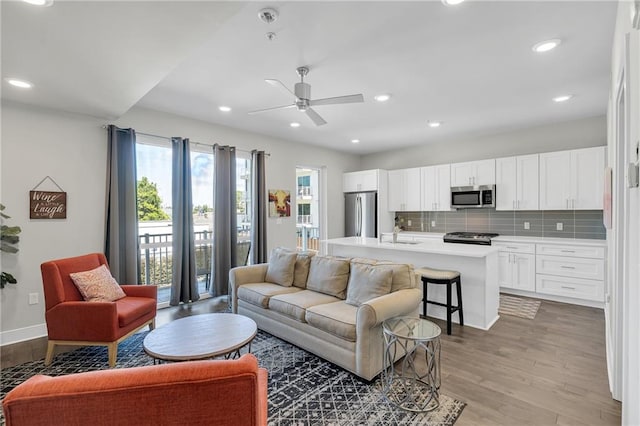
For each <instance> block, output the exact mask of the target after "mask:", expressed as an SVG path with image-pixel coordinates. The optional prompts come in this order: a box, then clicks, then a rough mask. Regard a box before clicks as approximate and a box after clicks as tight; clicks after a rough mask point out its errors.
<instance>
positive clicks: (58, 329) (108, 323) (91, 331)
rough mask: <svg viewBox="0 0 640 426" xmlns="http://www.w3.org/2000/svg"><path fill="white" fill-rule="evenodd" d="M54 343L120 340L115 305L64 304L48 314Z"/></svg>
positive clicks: (104, 303) (91, 303)
mask: <svg viewBox="0 0 640 426" xmlns="http://www.w3.org/2000/svg"><path fill="white" fill-rule="evenodd" d="M45 317H46V320H47V331H48V335H49V339H51V340H83V341H94V342H111V341H114V340H116V339H117V338H118V336H117V331H118V329H119V326H118V310H117V306H116V303H115V302H84V301H73V302H62V303H58V304H57V305H56V306H54V307H53V308H51V309H49V310H48V311H47V312H46V313H45Z"/></svg>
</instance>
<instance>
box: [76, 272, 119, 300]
mask: <svg viewBox="0 0 640 426" xmlns="http://www.w3.org/2000/svg"><path fill="white" fill-rule="evenodd" d="M69 276H70V277H71V279H72V280H73V283H74V284H75V285H76V287H78V290H79V291H80V294H82V297H83V298H84V300H86V301H87V302H115V301H116V300H118V299H122V298H123V297H125V296H126V294H125V293H124V291H122V288H121V287H120V285H119V284H118V283H117V282H116V280H115V279H114V278H113V276H112V275H111V272H110V271H109V269H107V267H106V266H105V265H100V266H98V267H97V268H96V269H92V270H90V271H85V272H74V273H71V274H69Z"/></svg>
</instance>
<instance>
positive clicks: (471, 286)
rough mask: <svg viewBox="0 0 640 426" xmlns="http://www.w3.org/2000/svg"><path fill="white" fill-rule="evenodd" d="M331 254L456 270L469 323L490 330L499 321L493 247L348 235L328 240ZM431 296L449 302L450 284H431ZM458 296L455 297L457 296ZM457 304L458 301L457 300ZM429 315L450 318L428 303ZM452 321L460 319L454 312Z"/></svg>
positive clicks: (442, 308) (494, 250)
mask: <svg viewBox="0 0 640 426" xmlns="http://www.w3.org/2000/svg"><path fill="white" fill-rule="evenodd" d="M323 243H324V244H323V246H324V248H325V250H326V252H327V254H329V255H333V256H345V257H367V258H372V259H378V260H391V261H394V262H402V263H410V264H413V265H414V267H416V268H420V267H424V266H426V267H429V268H437V269H447V270H455V271H458V272H460V276H461V280H462V304H463V309H464V323H465V326H471V327H475V328H480V329H482V330H488V329H489V328H491V326H492V325H493V324H494V323H495V322H496V321H497V320H498V305H499V301H500V293H499V286H498V250H497V249H496V248H495V247H492V246H481V245H471V244H453V243H445V242H443V241H442V240H440V239H426V240H424V241H408V240H402V238H401V239H400V240H399V241H398V242H396V243H393V242H391V241H383V242H380V241H379V240H378V239H377V238H363V237H346V238H334V239H330V240H325V241H324V242H323ZM428 293H429V299H430V300H435V301H440V302H442V303H445V302H446V286H444V285H434V284H429V289H428ZM454 299H455V297H454ZM454 304H455V301H454ZM427 316H430V317H435V318H440V319H446V310H445V308H444V307H441V306H437V305H432V304H427ZM452 321H453V322H455V323H457V322H458V315H456V314H454V315H453V318H452Z"/></svg>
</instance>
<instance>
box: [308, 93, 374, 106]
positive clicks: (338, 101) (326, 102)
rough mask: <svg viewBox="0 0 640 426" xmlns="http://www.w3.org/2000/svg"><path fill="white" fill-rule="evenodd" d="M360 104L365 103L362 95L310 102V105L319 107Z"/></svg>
mask: <svg viewBox="0 0 640 426" xmlns="http://www.w3.org/2000/svg"><path fill="white" fill-rule="evenodd" d="M358 102H364V97H363V96H362V94H357V95H347V96H336V97H335V98H324V99H313V100H311V101H309V105H311V106H318V105H335V104H353V103H358Z"/></svg>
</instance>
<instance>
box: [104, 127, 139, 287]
mask: <svg viewBox="0 0 640 426" xmlns="http://www.w3.org/2000/svg"><path fill="white" fill-rule="evenodd" d="M107 132H108V155H107V200H106V215H105V218H106V223H105V248H104V254H105V256H106V257H107V261H108V262H109V269H111V274H112V275H113V276H114V278H115V279H116V281H118V282H119V283H121V284H138V283H139V274H138V271H139V270H140V256H139V251H138V206H137V194H136V187H137V177H136V132H135V130H133V129H120V128H118V127H116V126H114V125H110V126H109V127H108V128H107Z"/></svg>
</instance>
